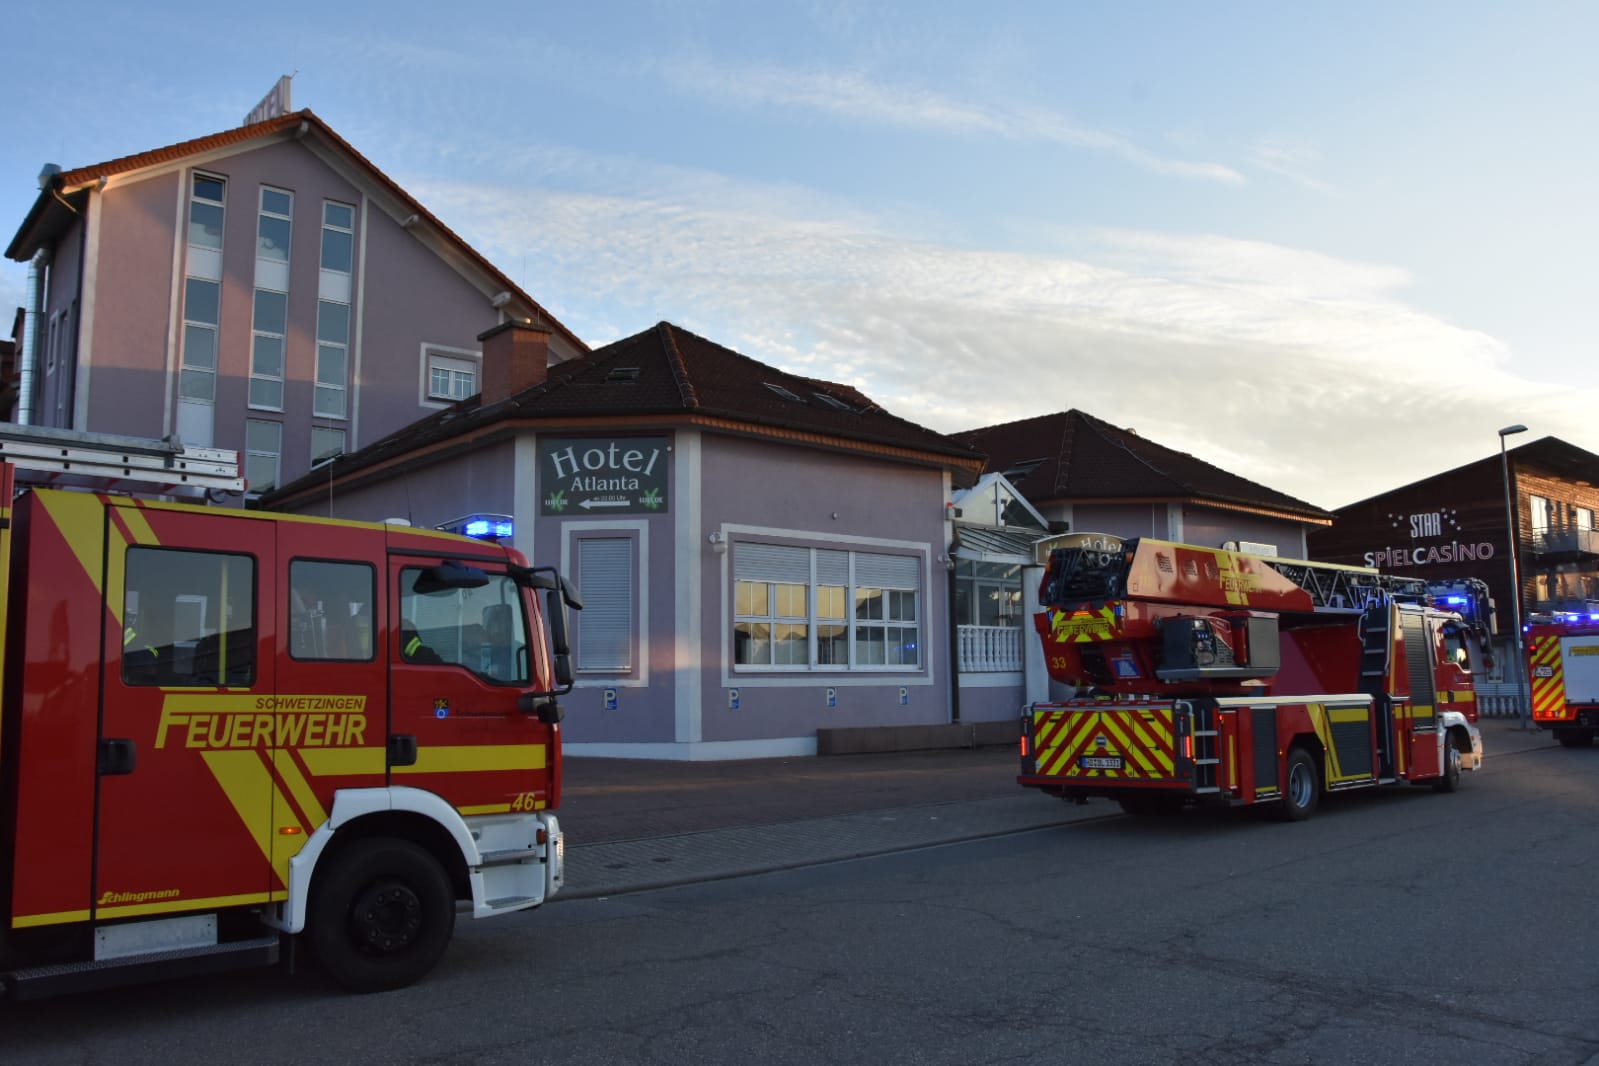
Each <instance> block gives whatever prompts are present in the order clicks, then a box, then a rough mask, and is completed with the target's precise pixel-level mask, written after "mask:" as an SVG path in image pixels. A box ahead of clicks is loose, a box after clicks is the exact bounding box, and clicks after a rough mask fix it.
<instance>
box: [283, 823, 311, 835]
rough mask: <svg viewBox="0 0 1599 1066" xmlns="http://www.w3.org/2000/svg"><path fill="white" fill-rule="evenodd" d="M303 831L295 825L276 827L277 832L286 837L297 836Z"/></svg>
mask: <svg viewBox="0 0 1599 1066" xmlns="http://www.w3.org/2000/svg"><path fill="white" fill-rule="evenodd" d="M303 832H305V830H303V829H301V828H300V827H299V826H297V825H285V826H280V827H279V828H278V834H279V835H280V836H286V837H297V836H299V835H300V834H301V833H303Z"/></svg>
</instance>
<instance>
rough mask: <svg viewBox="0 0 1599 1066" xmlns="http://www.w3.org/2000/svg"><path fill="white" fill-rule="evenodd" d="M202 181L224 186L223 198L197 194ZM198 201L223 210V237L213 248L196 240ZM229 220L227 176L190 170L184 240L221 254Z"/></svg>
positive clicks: (190, 244) (192, 245) (197, 246)
mask: <svg viewBox="0 0 1599 1066" xmlns="http://www.w3.org/2000/svg"><path fill="white" fill-rule="evenodd" d="M201 181H214V182H216V183H218V184H219V185H221V186H222V199H220V200H213V199H211V198H210V197H208V196H197V195H195V193H196V188H195V187H196V186H197V185H198V184H199V183H200V182H201ZM196 202H199V203H203V204H211V205H213V206H215V207H217V208H218V209H219V210H221V212H222V224H221V226H219V227H218V228H219V230H220V231H221V233H222V237H221V238H220V240H219V242H218V244H217V246H216V247H215V248H212V247H211V245H209V244H205V243H201V242H196V241H195V240H194V205H195V203H196ZM227 222H228V179H227V178H225V177H222V176H221V175H220V174H208V173H206V172H205V171H201V170H196V171H192V172H190V174H189V211H188V213H187V214H186V216H185V218H184V228H183V239H184V242H185V243H187V244H188V245H189V246H190V247H191V248H203V249H205V250H206V251H208V252H211V253H213V254H216V255H221V254H222V249H223V245H224V244H225V243H226V241H227ZM213 280H215V279H213Z"/></svg>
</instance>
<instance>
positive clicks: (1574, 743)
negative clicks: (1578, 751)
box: [1555, 729, 1593, 748]
mask: <svg viewBox="0 0 1599 1066" xmlns="http://www.w3.org/2000/svg"><path fill="white" fill-rule="evenodd" d="M1555 739H1556V740H1558V741H1560V746H1561V747H1563V748H1588V747H1592V746H1593V730H1592V729H1557V730H1555Z"/></svg>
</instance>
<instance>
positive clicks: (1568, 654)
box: [1523, 614, 1599, 748]
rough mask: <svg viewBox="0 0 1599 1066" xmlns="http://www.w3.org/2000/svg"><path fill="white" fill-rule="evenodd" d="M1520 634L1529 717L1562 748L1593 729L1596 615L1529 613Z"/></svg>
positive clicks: (1598, 708)
mask: <svg viewBox="0 0 1599 1066" xmlns="http://www.w3.org/2000/svg"><path fill="white" fill-rule="evenodd" d="M1523 639H1524V642H1525V645H1526V650H1527V676H1528V677H1529V678H1530V679H1531V681H1532V720H1533V721H1534V722H1535V723H1537V724H1538V725H1540V726H1542V727H1543V728H1545V729H1547V730H1549V731H1550V732H1552V733H1553V734H1554V735H1555V739H1556V740H1558V741H1559V742H1560V743H1562V744H1564V745H1565V746H1566V747H1568V748H1586V747H1588V746H1590V745H1591V744H1593V738H1594V732H1595V730H1596V729H1599V614H1535V615H1533V616H1532V617H1531V618H1529V619H1528V620H1527V628H1526V632H1525V633H1524V634H1523Z"/></svg>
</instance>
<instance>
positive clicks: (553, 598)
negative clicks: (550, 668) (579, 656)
mask: <svg viewBox="0 0 1599 1066" xmlns="http://www.w3.org/2000/svg"><path fill="white" fill-rule="evenodd" d="M562 584H563V585H564V584H565V581H564V580H563V581H562ZM563 592H564V590H556V589H550V590H549V591H548V592H546V593H545V594H544V613H545V614H547V615H549V620H550V655H551V659H552V661H553V663H554V667H555V683H556V685H557V686H559V688H558V691H560V692H569V691H571V689H572V682H573V673H572V646H571V637H570V634H569V633H568V632H567V623H566V604H565V603H564V602H563Z"/></svg>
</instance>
